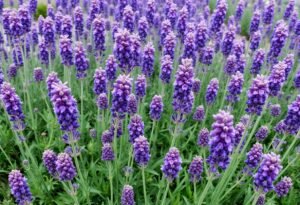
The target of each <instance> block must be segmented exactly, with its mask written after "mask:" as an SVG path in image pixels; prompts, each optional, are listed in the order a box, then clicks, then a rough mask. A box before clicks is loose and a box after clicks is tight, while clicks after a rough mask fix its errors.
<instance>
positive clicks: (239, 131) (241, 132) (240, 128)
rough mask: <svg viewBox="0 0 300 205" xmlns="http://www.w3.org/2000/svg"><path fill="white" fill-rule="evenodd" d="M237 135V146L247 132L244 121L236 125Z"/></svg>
mask: <svg viewBox="0 0 300 205" xmlns="http://www.w3.org/2000/svg"><path fill="white" fill-rule="evenodd" d="M234 129H235V135H234V145H235V146H237V145H238V144H239V143H240V141H241V139H242V137H243V135H244V132H245V125H244V124H243V123H242V122H239V123H237V124H236V126H235V128H234Z"/></svg>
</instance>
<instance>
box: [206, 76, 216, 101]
mask: <svg viewBox="0 0 300 205" xmlns="http://www.w3.org/2000/svg"><path fill="white" fill-rule="evenodd" d="M218 91H219V81H218V79H217V78H213V79H211V80H210V82H209V84H208V86H207V89H206V94H205V100H206V103H207V104H208V105H211V104H212V103H214V102H215V100H216V97H217V95H218Z"/></svg>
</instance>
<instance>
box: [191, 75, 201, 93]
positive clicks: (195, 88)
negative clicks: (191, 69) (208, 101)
mask: <svg viewBox="0 0 300 205" xmlns="http://www.w3.org/2000/svg"><path fill="white" fill-rule="evenodd" d="M200 89H201V81H200V80H199V79H198V78H195V79H194V80H193V86H192V90H193V92H194V94H198V93H199V92H200Z"/></svg>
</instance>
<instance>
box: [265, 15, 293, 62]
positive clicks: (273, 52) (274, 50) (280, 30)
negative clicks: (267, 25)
mask: <svg viewBox="0 0 300 205" xmlns="http://www.w3.org/2000/svg"><path fill="white" fill-rule="evenodd" d="M288 34H289V32H288V27H287V25H286V24H285V23H284V21H283V20H280V21H279V22H277V26H276V28H275V30H274V33H273V35H272V39H271V47H270V51H269V53H268V56H269V57H270V58H272V59H273V58H277V57H278V56H279V55H280V53H281V50H282V48H283V47H284V44H285V40H286V39H287V37H288Z"/></svg>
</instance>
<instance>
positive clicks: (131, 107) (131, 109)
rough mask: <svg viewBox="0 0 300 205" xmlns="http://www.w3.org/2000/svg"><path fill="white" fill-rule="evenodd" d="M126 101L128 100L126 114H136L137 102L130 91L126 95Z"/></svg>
mask: <svg viewBox="0 0 300 205" xmlns="http://www.w3.org/2000/svg"><path fill="white" fill-rule="evenodd" d="M127 101H128V102H127V103H128V108H127V112H128V114H129V115H134V114H136V113H137V104H138V102H137V99H136V97H135V95H134V94H132V93H131V94H130V95H129V96H128V100H127Z"/></svg>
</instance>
